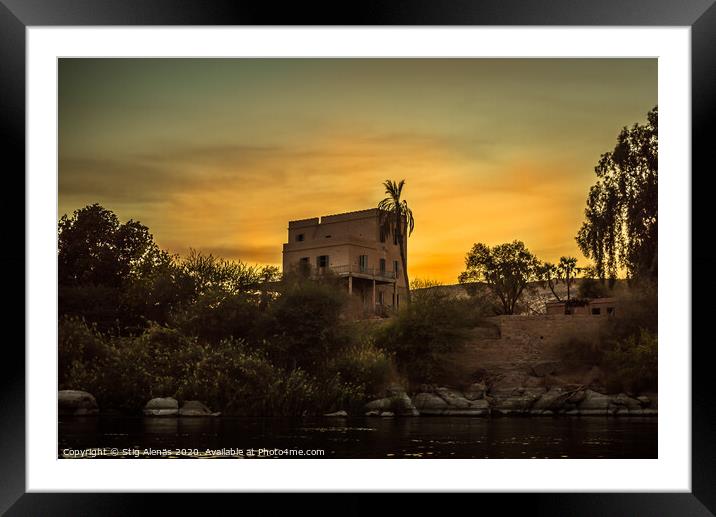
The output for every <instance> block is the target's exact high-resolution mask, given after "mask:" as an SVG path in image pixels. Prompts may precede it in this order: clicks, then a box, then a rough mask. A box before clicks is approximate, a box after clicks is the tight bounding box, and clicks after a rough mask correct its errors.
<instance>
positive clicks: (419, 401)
mask: <svg viewBox="0 0 716 517" xmlns="http://www.w3.org/2000/svg"><path fill="white" fill-rule="evenodd" d="M413 404H415V407H416V408H417V410H418V411H419V412H420V413H421V414H426V415H439V414H441V413H442V411H443V410H445V409H447V407H448V403H447V402H445V401H444V400H443V399H442V398H441V397H438V396H437V395H435V394H433V393H418V394H417V395H415V396H414V397H413Z"/></svg>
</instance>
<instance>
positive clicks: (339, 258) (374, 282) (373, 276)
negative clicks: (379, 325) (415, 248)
mask: <svg viewBox="0 0 716 517" xmlns="http://www.w3.org/2000/svg"><path fill="white" fill-rule="evenodd" d="M403 246H404V250H405V253H406V257H407V252H408V248H407V237H405V236H403ZM406 261H407V259H406ZM402 267H403V266H402V263H401V259H400V247H399V246H398V242H397V240H396V238H395V235H388V236H386V237H384V238H383V237H382V236H381V231H380V213H379V211H378V209H377V208H371V209H368V210H360V211H357V212H348V213H344V214H335V215H325V216H322V217H313V218H311V219H300V220H296V221H289V223H288V242H287V243H285V244H284V245H283V271H284V273H286V272H289V271H292V270H295V269H299V268H301V269H304V268H305V269H307V270H308V271H310V272H311V274H312V275H320V274H324V273H326V272H328V271H330V272H332V273H334V274H336V275H338V277H340V278H341V281H342V282H343V284H344V285H345V287H346V289H347V291H348V293H349V294H350V295H351V297H352V299H353V300H354V302H355V301H357V302H358V303H360V304H361V305H362V306H363V308H364V309H366V310H369V311H379V310H394V309H397V308H398V307H400V305H401V303H404V301H405V293H406V287H407V286H406V285H405V276H404V274H403V271H402Z"/></svg>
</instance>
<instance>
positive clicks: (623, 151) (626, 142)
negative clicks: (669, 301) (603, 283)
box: [576, 107, 658, 280]
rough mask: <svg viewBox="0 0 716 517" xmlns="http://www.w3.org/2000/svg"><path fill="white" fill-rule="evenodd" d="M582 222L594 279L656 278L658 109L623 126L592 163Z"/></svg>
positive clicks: (579, 237) (581, 238)
mask: <svg viewBox="0 0 716 517" xmlns="http://www.w3.org/2000/svg"><path fill="white" fill-rule="evenodd" d="M594 171H595V172H596V174H597V178H598V179H597V183H595V184H594V185H593V186H592V187H591V189H590V190H589V196H588V198H587V208H586V209H585V211H584V214H585V221H584V223H583V224H582V227H581V228H580V230H579V233H578V234H577V237H576V240H577V244H578V245H579V248H580V249H581V250H582V253H584V255H585V256H586V257H587V258H591V259H592V260H593V261H594V267H595V270H596V272H597V274H598V276H599V278H601V279H604V278H607V277H608V278H610V279H614V278H616V277H617V273H618V270H619V269H620V268H623V269H624V270H625V271H626V275H627V277H629V278H635V277H638V278H647V279H652V280H655V279H656V277H657V234H658V232H657V208H658V199H657V172H658V111H657V108H656V107H655V108H654V109H652V110H651V111H650V112H649V113H648V114H647V122H646V124H638V123H637V124H634V125H633V126H632V127H630V128H627V127H625V128H623V129H622V131H621V132H620V133H619V136H618V137H617V144H616V146H615V147H614V150H613V151H611V152H608V153H605V154H603V155H602V157H601V158H600V160H599V163H597V166H596V167H595V169H594Z"/></svg>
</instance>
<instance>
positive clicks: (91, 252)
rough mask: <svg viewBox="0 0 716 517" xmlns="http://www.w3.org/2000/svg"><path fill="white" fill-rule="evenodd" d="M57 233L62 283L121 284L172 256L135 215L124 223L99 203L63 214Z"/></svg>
mask: <svg viewBox="0 0 716 517" xmlns="http://www.w3.org/2000/svg"><path fill="white" fill-rule="evenodd" d="M57 235H58V239H57V260H58V281H59V284H60V285H87V284H91V285H101V286H107V287H118V286H120V285H121V284H123V283H124V282H125V281H126V280H128V279H129V278H130V277H131V276H142V275H144V274H147V273H148V272H150V271H151V270H152V269H154V268H156V267H158V266H160V265H162V264H166V263H167V262H169V261H170V260H171V258H170V256H169V254H167V253H166V252H165V251H163V250H161V249H159V247H158V246H157V245H156V244H155V242H154V238H153V237H152V234H151V233H149V229H148V228H147V227H146V226H144V225H143V224H141V223H139V222H138V221H133V220H131V219H130V220H129V221H127V222H126V223H120V222H119V218H118V217H117V216H116V215H115V214H114V212H112V211H110V210H107V209H106V208H103V207H102V206H100V205H99V204H97V203H95V204H93V205H88V206H86V207H84V208H81V209H79V210H75V212H74V214H73V215H72V216H71V217H68V216H67V215H63V216H62V217H61V218H60V221H59V223H58V229H57Z"/></svg>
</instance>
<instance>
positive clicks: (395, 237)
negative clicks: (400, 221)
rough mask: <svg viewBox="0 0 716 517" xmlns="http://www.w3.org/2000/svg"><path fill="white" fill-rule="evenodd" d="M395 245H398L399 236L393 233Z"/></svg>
mask: <svg viewBox="0 0 716 517" xmlns="http://www.w3.org/2000/svg"><path fill="white" fill-rule="evenodd" d="M393 244H394V245H395V246H397V245H398V234H397V233H395V232H393Z"/></svg>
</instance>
